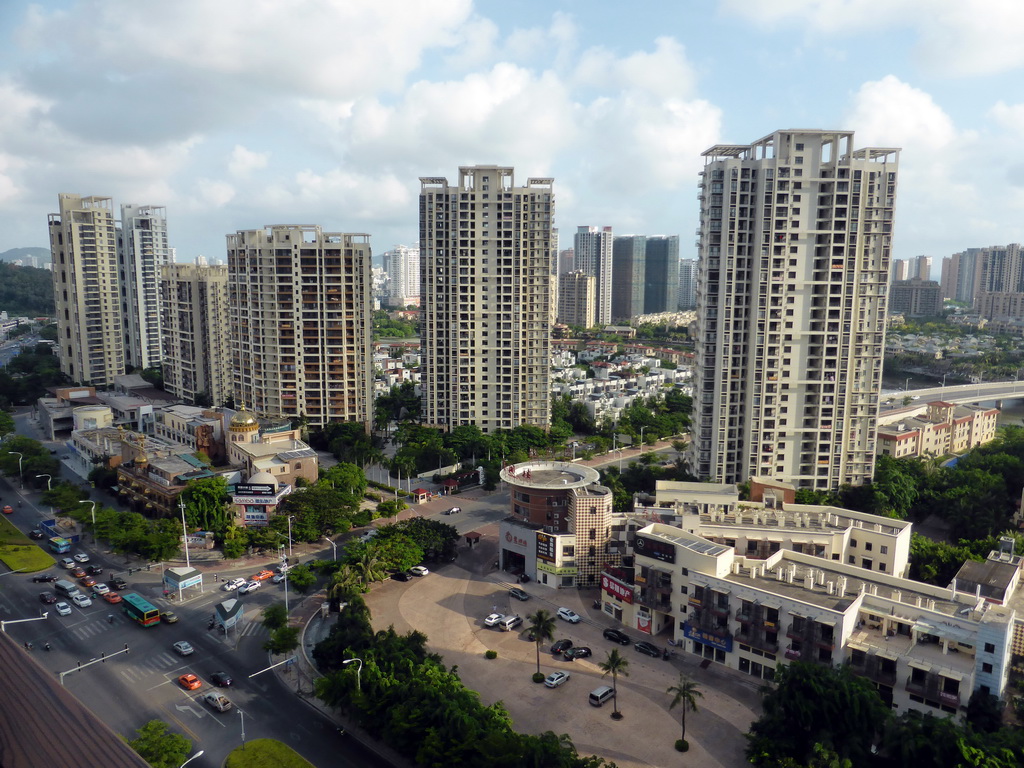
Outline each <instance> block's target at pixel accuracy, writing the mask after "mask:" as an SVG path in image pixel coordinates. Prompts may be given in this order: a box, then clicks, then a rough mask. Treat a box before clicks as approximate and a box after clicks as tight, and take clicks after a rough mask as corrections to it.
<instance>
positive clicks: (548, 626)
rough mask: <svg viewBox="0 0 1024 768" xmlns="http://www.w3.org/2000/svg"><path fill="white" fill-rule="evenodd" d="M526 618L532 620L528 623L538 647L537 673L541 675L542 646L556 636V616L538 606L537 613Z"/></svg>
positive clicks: (530, 632)
mask: <svg viewBox="0 0 1024 768" xmlns="http://www.w3.org/2000/svg"><path fill="white" fill-rule="evenodd" d="M526 620H527V621H528V622H530V623H529V625H528V629H529V634H530V637H532V638H533V644H534V646H536V649H537V674H538V675H539V674H540V647H541V645H543V644H544V643H546V642H547V641H548V640H550V639H551V638H553V637H554V636H555V617H554V616H552V615H551V614H550V613H548V612H547V611H545V610H544V609H543V608H538V609H537V611H536V613H532V614H530V615H529V616H527V617H526Z"/></svg>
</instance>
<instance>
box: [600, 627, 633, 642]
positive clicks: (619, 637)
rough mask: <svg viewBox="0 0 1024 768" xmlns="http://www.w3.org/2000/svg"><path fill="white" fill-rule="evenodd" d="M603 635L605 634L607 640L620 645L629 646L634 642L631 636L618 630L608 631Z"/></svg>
mask: <svg viewBox="0 0 1024 768" xmlns="http://www.w3.org/2000/svg"><path fill="white" fill-rule="evenodd" d="M602 634H604V639H605V640H611V641H613V642H616V643H618V644H619V645H629V644H630V643H631V642H632V640H630V639H629V635H627V634H626V633H625V632H622V631H621V630H618V629H606V630H605V631H604V632H603V633H602Z"/></svg>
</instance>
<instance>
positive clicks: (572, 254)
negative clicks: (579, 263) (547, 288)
mask: <svg viewBox="0 0 1024 768" xmlns="http://www.w3.org/2000/svg"><path fill="white" fill-rule="evenodd" d="M575 271H576V250H575V249H574V248H566V249H565V250H562V251H559V252H558V274H560V275H564V274H565V273H566V272H575Z"/></svg>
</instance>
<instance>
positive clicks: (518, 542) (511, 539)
mask: <svg viewBox="0 0 1024 768" xmlns="http://www.w3.org/2000/svg"><path fill="white" fill-rule="evenodd" d="M505 542H506V543H508V544H511V545H512V546H514V547H522V548H523V549H526V547H527V546H528V545H529V543H530V542H528V541H527V540H526V539H521V538H519V536H517V535H516V534H514V533H512V531H509V532H508V533H506V534H505Z"/></svg>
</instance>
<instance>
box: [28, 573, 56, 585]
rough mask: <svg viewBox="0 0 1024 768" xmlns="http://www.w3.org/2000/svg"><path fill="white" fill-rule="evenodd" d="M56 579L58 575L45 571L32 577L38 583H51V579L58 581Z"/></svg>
mask: <svg viewBox="0 0 1024 768" xmlns="http://www.w3.org/2000/svg"><path fill="white" fill-rule="evenodd" d="M56 580H57V577H56V576H52V575H50V574H49V573H43V574H40V575H39V576H33V577H32V581H34V582H35V583H36V584H42V583H49V582H51V581H56Z"/></svg>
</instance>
